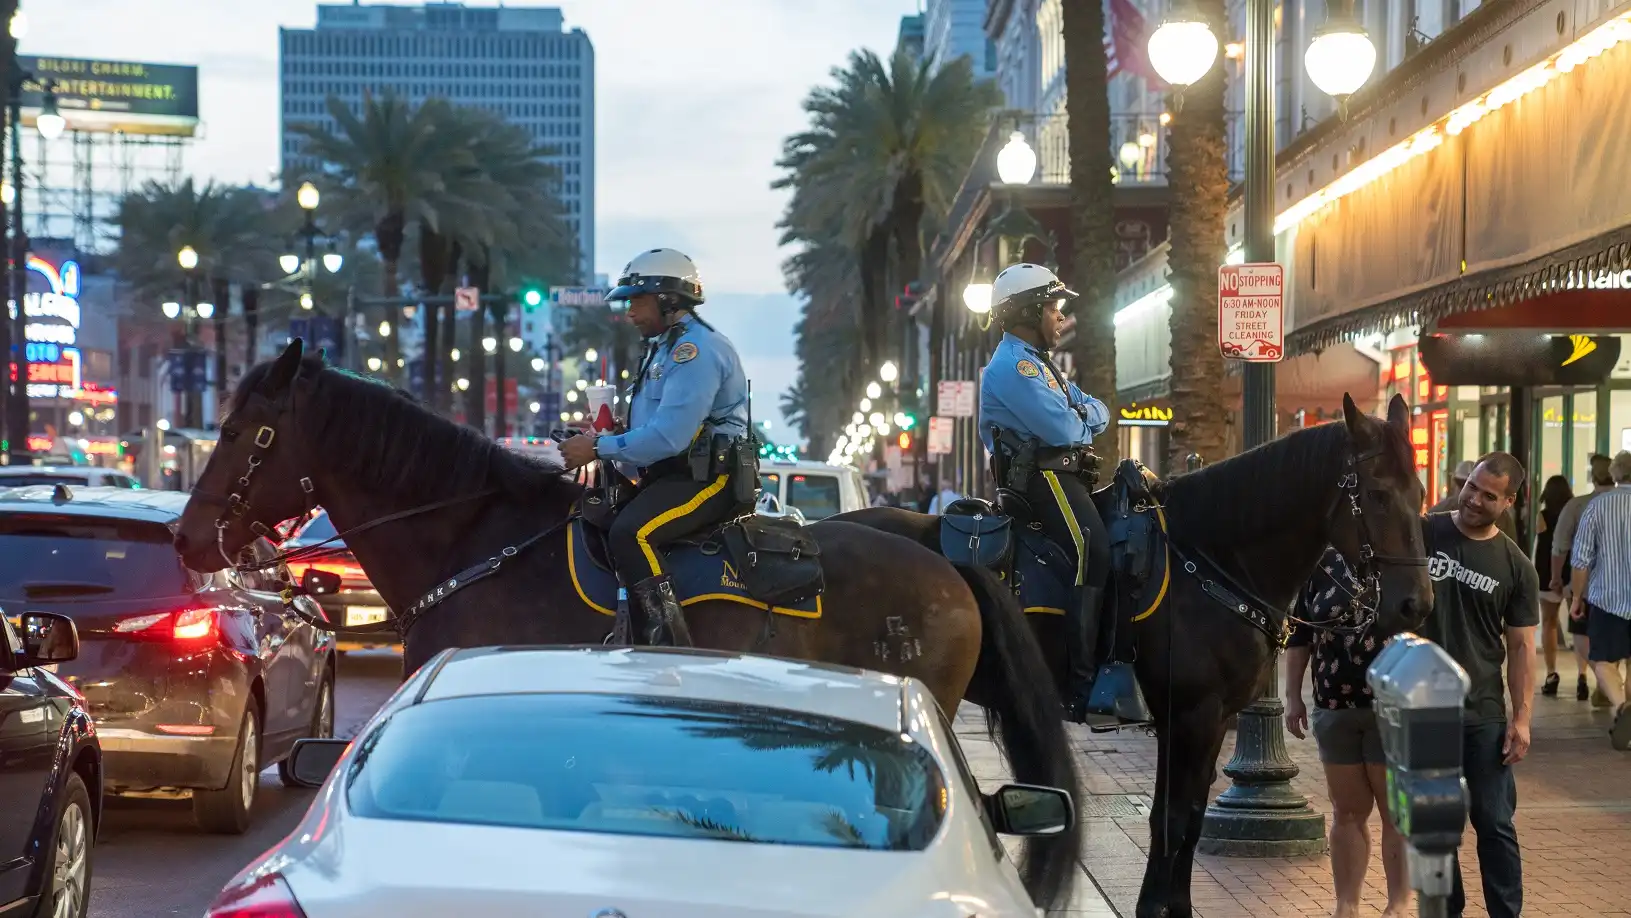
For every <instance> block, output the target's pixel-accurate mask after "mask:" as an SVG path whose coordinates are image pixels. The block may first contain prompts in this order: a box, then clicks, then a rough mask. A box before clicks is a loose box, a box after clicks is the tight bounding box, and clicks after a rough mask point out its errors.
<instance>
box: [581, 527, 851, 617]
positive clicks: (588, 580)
mask: <svg viewBox="0 0 1631 918" xmlns="http://www.w3.org/2000/svg"><path fill="white" fill-rule="evenodd" d="M591 538H595V539H598V538H599V536H598V535H591V534H586V531H585V529H584V524H583V520H581V519H577V520H573V521H572V524H571V525H570V526H568V527H567V530H566V557H567V570H568V571H569V572H570V573H571V576H572V588H573V589H574V590H576V591H577V593H578V598H579V599H581V600H583V603H584V605H587V606H588V607H589V608H591V609H594V610H595V611H596V612H599V613H600V614H602V615H616V614H617V576H616V575H615V574H613V573H612V572H611V571H610V570H609V569H607V567H606V566H605V565H604V564H602V563H601V562H600V561H599V560H597V559H596V558H595V555H594V553H593V552H591V551H590V546H589V540H590V539H591ZM705 548H706V550H705ZM664 554H665V555H666V560H667V562H668V571H669V573H670V574H671V575H672V576H673V578H674V593H675V595H676V596H678V597H679V599H680V605H681V606H691V605H695V604H697V603H701V602H734V603H740V604H742V605H744V606H752V607H753V608H755V609H767V608H770V607H769V606H768V605H767V604H766V603H763V602H761V601H759V600H757V599H754V598H753V597H752V596H751V595H749V594H748V591H747V588H746V587H744V586H743V585H742V579H741V577H740V576H738V574H737V572H736V566H735V564H734V563H733V561H732V558H731V556H730V552H728V551H727V550H726V549H725V546H724V542H723V540H721V539H719V538H718V537H717V536H710V537H709V538H708V539H707V540H705V541H704V542H703V543H702V544H700V545H699V544H694V543H690V542H686V543H682V544H679V545H671V546H669V547H667V548H666V549H665V551H664ZM770 611H772V612H774V613H776V614H777V615H790V616H792V617H794V618H807V619H818V618H820V617H821V596H819V595H818V596H815V597H813V598H811V599H808V600H806V601H804V602H801V603H797V604H795V605H793V606H792V607H790V608H783V607H781V606H776V607H775V608H774V609H770Z"/></svg>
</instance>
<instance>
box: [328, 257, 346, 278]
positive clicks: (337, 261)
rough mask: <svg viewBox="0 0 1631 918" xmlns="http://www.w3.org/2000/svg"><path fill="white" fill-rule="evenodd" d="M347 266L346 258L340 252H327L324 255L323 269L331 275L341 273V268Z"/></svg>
mask: <svg viewBox="0 0 1631 918" xmlns="http://www.w3.org/2000/svg"><path fill="white" fill-rule="evenodd" d="M344 264H345V256H344V255H341V254H340V253H339V252H326V253H324V255H323V267H324V268H327V269H328V273H330V274H338V273H340V266H341V265H344Z"/></svg>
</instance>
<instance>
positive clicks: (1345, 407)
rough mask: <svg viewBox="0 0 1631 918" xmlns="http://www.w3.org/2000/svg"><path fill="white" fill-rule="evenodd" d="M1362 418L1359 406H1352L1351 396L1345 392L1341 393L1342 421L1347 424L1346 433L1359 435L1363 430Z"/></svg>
mask: <svg viewBox="0 0 1631 918" xmlns="http://www.w3.org/2000/svg"><path fill="white" fill-rule="evenodd" d="M1364 418H1365V416H1364V415H1363V414H1361V413H1360V411H1359V406H1358V405H1355V404H1354V400H1353V396H1351V395H1349V394H1348V393H1346V392H1344V393H1342V420H1343V421H1345V422H1347V424H1348V433H1351V434H1358V433H1361V432H1362V431H1363V430H1364Z"/></svg>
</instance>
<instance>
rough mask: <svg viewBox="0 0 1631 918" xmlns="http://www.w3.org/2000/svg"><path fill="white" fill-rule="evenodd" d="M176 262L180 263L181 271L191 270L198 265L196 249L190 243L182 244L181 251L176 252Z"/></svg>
mask: <svg viewBox="0 0 1631 918" xmlns="http://www.w3.org/2000/svg"><path fill="white" fill-rule="evenodd" d="M176 264H178V265H180V266H181V270H183V271H191V270H192V269H194V268H196V267H198V250H196V249H194V248H193V247H192V246H190V245H184V246H182V247H181V251H179V252H177V253H176Z"/></svg>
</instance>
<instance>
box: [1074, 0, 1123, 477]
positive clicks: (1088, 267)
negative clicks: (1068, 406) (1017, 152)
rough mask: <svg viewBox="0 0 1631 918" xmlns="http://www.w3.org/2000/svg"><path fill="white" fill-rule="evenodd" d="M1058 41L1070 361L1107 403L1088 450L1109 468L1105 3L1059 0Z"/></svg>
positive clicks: (1112, 284) (1111, 377)
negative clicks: (1065, 145) (1064, 121)
mask: <svg viewBox="0 0 1631 918" xmlns="http://www.w3.org/2000/svg"><path fill="white" fill-rule="evenodd" d="M1061 14H1062V15H1061V18H1062V20H1063V25H1062V30H1063V32H1064V46H1065V107H1066V112H1067V118H1068V120H1069V136H1070V226H1071V236H1072V238H1073V241H1074V251H1073V253H1072V263H1073V264H1072V274H1073V275H1074V276H1073V277H1072V278H1071V279H1072V280H1073V281H1075V284H1076V292H1077V293H1080V294H1081V295H1082V296H1081V299H1079V300H1077V301H1076V308H1075V310H1074V312H1075V317H1076V330H1075V334H1074V335H1073V336H1072V338H1071V343H1070V354H1071V360H1072V362H1073V363H1074V364H1075V365H1076V375H1077V378H1078V384H1079V385H1080V386H1081V387H1082V389H1083V390H1084V391H1086V392H1088V393H1090V394H1092V395H1093V396H1094V397H1096V398H1098V399H1099V400H1100V401H1102V402H1104V403H1105V406H1106V407H1108V408H1109V409H1110V418H1111V425H1110V429H1109V430H1107V431H1106V432H1105V433H1106V436H1103V437H1101V438H1100V439H1099V440H1098V441H1096V444H1095V449H1096V450H1097V452H1098V453H1099V457H1100V459H1101V460H1102V461H1103V462H1104V463H1105V465H1106V467H1114V465H1115V463H1116V454H1117V452H1118V450H1117V447H1118V445H1119V444H1118V443H1117V442H1116V427H1115V418H1116V323H1115V312H1116V306H1115V299H1114V296H1115V291H1116V264H1115V242H1116V239H1115V213H1114V210H1113V208H1112V206H1111V201H1110V189H1111V185H1110V169H1111V163H1110V96H1109V92H1110V87H1109V81H1108V77H1107V76H1106V72H1107V71H1106V68H1107V66H1108V61H1107V60H1106V58H1105V53H1104V7H1103V6H1102V5H1101V4H1098V3H1065V4H1063V5H1062V7H1061Z"/></svg>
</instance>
